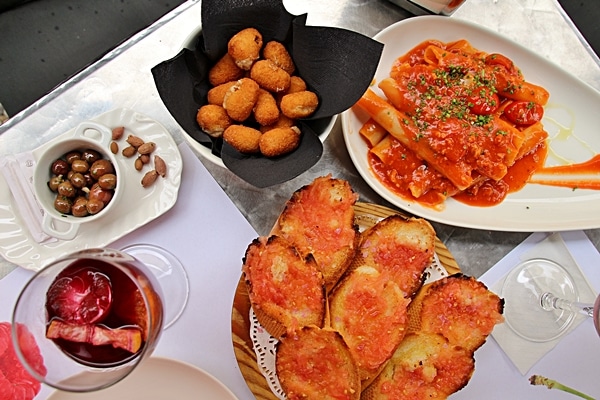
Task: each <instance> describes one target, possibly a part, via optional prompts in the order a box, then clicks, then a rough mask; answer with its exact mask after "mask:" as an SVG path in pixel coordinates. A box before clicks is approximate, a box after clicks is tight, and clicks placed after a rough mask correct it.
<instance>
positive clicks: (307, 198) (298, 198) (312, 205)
mask: <svg viewBox="0 0 600 400" xmlns="http://www.w3.org/2000/svg"><path fill="white" fill-rule="evenodd" d="M357 199H358V195H357V194H356V193H354V191H353V190H352V188H351V187H350V184H349V183H348V182H346V181H344V180H341V179H335V178H332V177H331V176H324V177H319V178H316V179H315V180H314V181H313V182H312V183H311V184H309V185H306V186H304V187H302V188H300V189H299V190H297V191H296V192H294V194H293V195H292V197H291V199H290V200H289V201H288V202H287V203H286V206H285V209H284V211H283V212H282V213H281V215H280V217H279V219H278V221H277V223H276V224H275V226H274V227H273V230H272V232H271V233H272V234H275V235H278V236H282V237H284V238H286V239H287V240H288V241H290V242H291V243H292V244H293V245H294V246H295V247H296V248H297V249H298V251H299V252H300V253H301V254H303V255H308V254H312V255H313V256H314V258H315V260H316V261H317V265H318V266H319V269H320V271H321V272H322V273H323V277H324V279H325V285H326V287H327V290H328V291H330V290H331V289H332V288H333V286H334V285H335V284H336V283H337V281H338V280H339V279H340V277H341V276H342V274H343V273H344V272H345V271H346V269H347V268H348V266H349V265H350V263H351V262H352V259H353V257H354V253H355V251H356V246H357V244H358V238H359V235H358V228H357V226H356V225H355V223H354V208H353V206H354V204H355V202H356V200H357Z"/></svg>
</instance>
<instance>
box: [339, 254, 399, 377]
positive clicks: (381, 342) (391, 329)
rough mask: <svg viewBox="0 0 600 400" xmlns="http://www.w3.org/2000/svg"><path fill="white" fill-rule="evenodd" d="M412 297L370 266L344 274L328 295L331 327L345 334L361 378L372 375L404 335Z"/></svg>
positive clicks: (390, 354) (343, 335) (389, 355)
mask: <svg viewBox="0 0 600 400" xmlns="http://www.w3.org/2000/svg"><path fill="white" fill-rule="evenodd" d="M409 303H410V299H407V298H406V297H405V296H404V293H403V292H402V290H400V288H399V287H398V285H397V284H396V283H395V282H393V281H391V280H389V279H388V277H387V276H386V275H385V274H383V273H380V272H379V271H377V270H376V269H375V268H373V267H370V266H361V267H358V268H356V269H354V270H352V272H350V273H349V274H347V275H345V276H344V278H343V279H342V281H341V282H340V284H339V285H338V286H336V288H335V290H334V291H333V292H332V294H331V296H330V297H329V312H330V318H331V327H332V328H333V329H335V330H337V331H338V332H340V334H341V335H342V337H343V338H344V340H345V341H346V343H347V344H348V347H349V348H350V352H351V353H352V356H353V357H354V359H355V360H356V363H357V365H358V368H359V372H360V377H361V380H368V379H371V378H373V377H374V376H375V375H376V374H377V373H378V372H379V370H380V368H381V367H382V365H383V364H384V363H385V362H386V361H387V360H388V359H389V358H390V357H391V356H392V354H393V352H394V350H395V349H396V347H397V346H398V344H399V343H400V342H401V341H402V339H403V338H404V335H405V328H406V324H407V321H408V318H407V307H408V304H409Z"/></svg>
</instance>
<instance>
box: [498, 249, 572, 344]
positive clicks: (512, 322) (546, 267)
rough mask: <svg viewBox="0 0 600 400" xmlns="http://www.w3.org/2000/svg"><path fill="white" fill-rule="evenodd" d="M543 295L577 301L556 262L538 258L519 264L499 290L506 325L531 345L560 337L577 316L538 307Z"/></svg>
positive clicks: (566, 276) (566, 278) (570, 279)
mask: <svg viewBox="0 0 600 400" xmlns="http://www.w3.org/2000/svg"><path fill="white" fill-rule="evenodd" d="M544 292H551V293H553V294H554V295H555V296H556V297H559V298H563V299H566V300H569V301H579V295H578V293H577V288H576V287H575V284H574V283H573V279H572V278H571V276H570V275H569V273H568V272H567V271H566V270H565V269H564V268H563V267H562V266H560V265H558V264H557V263H555V262H553V261H550V260H546V259H541V258H538V259H533V260H527V261H525V262H523V263H521V264H519V265H518V266H517V267H515V268H514V269H513V270H512V271H511V272H510V273H509V274H508V276H507V277H506V280H505V281H504V286H503V287H502V297H503V298H504V301H505V307H504V318H505V322H506V323H507V325H508V326H509V327H510V328H511V329H512V330H513V331H514V332H515V333H517V334H518V335H519V336H521V337H523V338H524V339H527V340H530V341H532V342H547V341H550V340H554V339H556V338H558V337H560V336H561V335H563V334H564V333H565V332H566V331H567V329H568V328H569V326H571V323H572V322H573V320H574V319H575V315H576V314H575V313H573V312H572V311H567V310H557V309H553V310H544V309H543V308H542V305H541V296H542V294H543V293H544Z"/></svg>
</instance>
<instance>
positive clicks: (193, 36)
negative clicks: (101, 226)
mask: <svg viewBox="0 0 600 400" xmlns="http://www.w3.org/2000/svg"><path fill="white" fill-rule="evenodd" d="M201 32H202V27H201V26H200V25H198V27H196V29H194V30H193V31H192V32H191V33H190V34H189V36H188V37H187V39H186V40H185V41H184V43H183V47H182V49H183V48H185V49H190V50H193V49H194V46H195V45H196V42H197V40H198V36H199V35H200V33H201ZM336 119H337V115H334V116H333V117H331V119H330V120H329V122H328V123H327V124H324V123H323V124H321V123H319V124H318V126H319V127H322V129H321V130H320V131H318V132H317V131H315V133H316V134H317V135H318V136H319V139H320V140H321V142H324V141H325V139H327V136H329V133H330V132H331V130H332V129H333V126H334V125H335V121H336ZM183 137H184V138H185V140H186V142H187V143H188V144H189V145H190V147H191V148H192V149H194V150H195V151H196V152H198V154H200V155H201V156H203V157H204V158H206V159H207V160H209V161H211V162H212V163H214V164H216V165H219V166H221V167H223V168H227V167H226V166H225V164H223V160H221V157H218V156H216V155H214V154H213V153H212V151H211V149H210V148H208V147H206V146H204V145H202V144H201V143H199V142H198V141H197V140H195V139H194V138H193V137H191V136H190V135H189V134H188V133H187V132H185V131H184V132H183Z"/></svg>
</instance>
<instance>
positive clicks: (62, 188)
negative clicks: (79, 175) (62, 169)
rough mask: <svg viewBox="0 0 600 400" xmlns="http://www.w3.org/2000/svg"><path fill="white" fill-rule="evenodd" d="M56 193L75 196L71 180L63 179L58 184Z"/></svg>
mask: <svg viewBox="0 0 600 400" xmlns="http://www.w3.org/2000/svg"><path fill="white" fill-rule="evenodd" d="M58 194H59V195H61V196H65V197H75V195H76V194H77V192H76V190H75V188H74V187H73V184H72V183H71V181H63V182H61V183H60V185H58Z"/></svg>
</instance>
